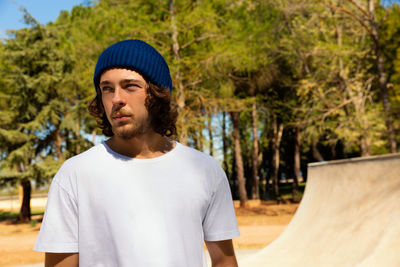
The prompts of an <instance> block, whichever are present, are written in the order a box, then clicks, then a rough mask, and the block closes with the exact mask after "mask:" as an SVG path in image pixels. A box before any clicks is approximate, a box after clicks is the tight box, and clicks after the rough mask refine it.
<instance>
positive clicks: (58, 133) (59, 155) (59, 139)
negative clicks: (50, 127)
mask: <svg viewBox="0 0 400 267" xmlns="http://www.w3.org/2000/svg"><path fill="white" fill-rule="evenodd" d="M55 145H56V153H57V158H58V160H60V161H62V160H63V154H62V136H61V131H60V127H59V126H57V129H56V142H55Z"/></svg>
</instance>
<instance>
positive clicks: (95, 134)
mask: <svg viewBox="0 0 400 267" xmlns="http://www.w3.org/2000/svg"><path fill="white" fill-rule="evenodd" d="M96 136H97V128H94V130H93V131H92V144H93V145H94V143H95V142H96Z"/></svg>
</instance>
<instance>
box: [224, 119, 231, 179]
mask: <svg viewBox="0 0 400 267" xmlns="http://www.w3.org/2000/svg"><path fill="white" fill-rule="evenodd" d="M227 150H228V147H227V144H226V113H225V111H224V112H222V151H223V153H224V169H225V173H226V176H227V177H228V178H231V177H230V173H229V166H228V151H227Z"/></svg>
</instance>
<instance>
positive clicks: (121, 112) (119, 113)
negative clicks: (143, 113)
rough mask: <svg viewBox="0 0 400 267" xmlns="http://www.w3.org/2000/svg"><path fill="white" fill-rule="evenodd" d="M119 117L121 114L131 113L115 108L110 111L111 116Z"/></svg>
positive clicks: (127, 114) (129, 114) (128, 114)
mask: <svg viewBox="0 0 400 267" xmlns="http://www.w3.org/2000/svg"><path fill="white" fill-rule="evenodd" d="M116 116H118V117H121V116H132V114H131V113H128V112H125V111H121V110H115V111H112V112H111V117H116Z"/></svg>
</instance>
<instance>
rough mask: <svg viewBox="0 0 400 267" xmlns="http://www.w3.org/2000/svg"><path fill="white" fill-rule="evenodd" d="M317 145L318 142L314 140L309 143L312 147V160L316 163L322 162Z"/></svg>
mask: <svg viewBox="0 0 400 267" xmlns="http://www.w3.org/2000/svg"><path fill="white" fill-rule="evenodd" d="M317 145H318V141H317V140H316V139H313V140H312V141H311V146H312V147H311V149H312V155H313V158H314V159H315V160H316V161H323V160H324V158H323V157H322V155H321V153H319V150H318V147H317Z"/></svg>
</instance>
